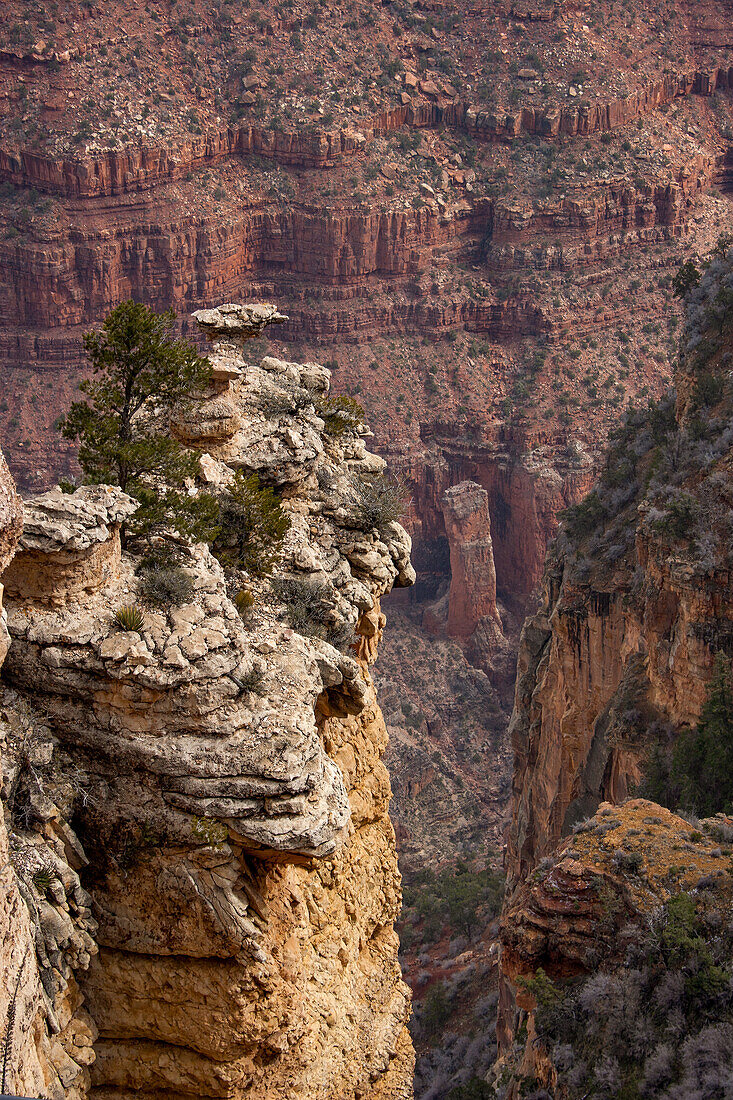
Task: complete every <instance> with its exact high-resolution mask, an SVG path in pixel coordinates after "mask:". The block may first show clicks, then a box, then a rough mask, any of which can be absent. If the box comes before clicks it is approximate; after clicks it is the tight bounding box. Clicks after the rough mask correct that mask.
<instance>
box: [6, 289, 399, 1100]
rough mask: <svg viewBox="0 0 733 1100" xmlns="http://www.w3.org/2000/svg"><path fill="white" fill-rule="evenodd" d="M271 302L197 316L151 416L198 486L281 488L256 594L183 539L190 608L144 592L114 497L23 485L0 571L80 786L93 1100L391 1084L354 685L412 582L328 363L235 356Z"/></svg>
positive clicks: (126, 506)
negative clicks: (186, 452) (134, 623)
mask: <svg viewBox="0 0 733 1100" xmlns="http://www.w3.org/2000/svg"><path fill="white" fill-rule="evenodd" d="M276 319H277V314H276V311H274V310H272V309H270V310H268V309H266V308H265V309H262V308H255V309H254V310H252V309H250V310H247V309H244V308H241V307H222V309H221V310H213V311H206V312H205V313H203V314H201V315H199V322H200V323H201V324H202V327H204V328H205V329H206V330H207V331H208V332H209V333H210V334H211V336H212V338H213V340H214V347H213V349H212V355H211V360H212V366H213V378H212V387H211V391H210V393H209V394H208V395H207V396H206V398H205V400H204V401H203V402H202V403H201V404H200V405H199V406H197V408H196V409H194V410H188V411H187V412H183V413H182V414H181V416H180V417H179V419H178V421H177V422H176V423H175V425H174V426H173V427H174V430H175V432H176V434H177V435H178V436H179V437H180V438H185V439H189V440H191V439H194V438H195V440H196V442H197V444H198V448H199V450H200V451H201V450H203V446H204V445H205V447H206V453H205V454H202V455H201V460H200V466H201V476H200V483H199V489H203V488H204V487H208V488H210V489H213V490H214V491H218V490H219V489H220V488H221V487H222V486H225V485H227V484H228V483H229V482H230V481H231V479H232V477H233V474H234V469H235V468H237V469H242V470H244V471H245V473H249V472H256V473H257V474H258V476H259V478H260V480H261V482H262V483H264V484H268V485H272V486H274V487H276V488H277V491H278V493H279V494H281V497H282V501H283V507H284V509H285V510H286V512H287V515H288V517H289V520H290V529H289V531H288V533H287V535H286V538H285V542H284V546H283V551H282V555H281V558H280V561H279V563H278V566H277V574H278V576H277V578H276V580H274V581H273V582H272V584H271V583H270V582H269V581H267V580H257V579H255V578H253V577H247V576H245V575H244V574H242V573H241V572H238V573H237V574H236V575H235V574H233V573H232V571H231V570H228V572H225V571H224V569H223V568H222V566H221V565H220V563H219V562H218V561H217V560H216V559H215V558H214V557H213V556H212V554H211V553H210V551H209V550H208V548H207V547H205V546H193V547H189V546H184V545H180V546H179V548H178V552H179V555H180V558H181V567H182V569H183V570H184V571H185V573H186V575H187V576H188V578H189V580H190V584H191V594H190V598H187V599H186V602H184V603H183V604H181V605H177V606H173V605H171V606H167V607H152V606H149V605H145V603H144V597H143V596H142V595H141V593H140V580H139V577H138V576H137V575H136V572H135V569H136V566H137V564H138V562H137V560H136V559H135V557H134V556H131V554H130V553H129V552H127V551H124V552H123V551H122V550H121V548H120V537H119V528H120V523H121V522H122V521H124V519H125V517H126V516H127V515H129V513H130V512H131V510H132V509H133V508H134V504H133V502H131V501H130V500H129V498H127V497H125V495H124V494H122V493H121V492H120V491H119V490H115V489H106V488H103V487H85V488H81V489H77V490H76V491H75V492H74V493H72V494H63V493H61V492H59V491H58V490H53V491H51V492H49V493H46V494H43V495H42V496H40V497H37V498H33V499H32V500H29V501H28V502H26V507H25V514H26V526H25V533H24V535H23V537H22V539H21V544H20V548H19V552H18V554H17V556H16V558H15V560H14V562H13V563H12V565H11V566H10V568H9V569H8V570H7V571H6V574H5V579H6V584H7V591H8V606H9V625H10V632H11V635H12V638H13V644H12V646H11V649H10V653H9V657H8V663H7V666H6V675H7V678H8V680H9V681H10V683H12V685H13V688H14V690H15V692H16V693H17V695H18V697H19V698H20V699H26V698H29V697H30V696H31V695H32V696H33V698H34V700H35V701H36V702H37V704H38V705H39V706H40V707H42V708H43V712H44V714H45V715H46V721H47V723H48V726H49V729H50V730H51V731H52V733H53V737H54V739H55V740H56V741H57V743H58V746H59V749H58V751H60V752H62V753H63V754H64V756H65V758H67V759H68V760H69V761H70V762H71V764H72V765H73V767H74V768H76V769H77V771H78V775H79V777H80V778H79V780H78V782H79V786H80V791H79V794H80V797H78V798H77V800H76V818H75V821H76V827H77V829H78V831H79V834H80V836H81V837H82V840H83V842H84V844H85V846H86V850H87V856H88V858H89V861H90V863H89V866H88V867H87V868H86V869H85V871H84V881H85V884H86V885H87V886H88V888H89V890H90V893H91V895H92V898H93V903H94V911H95V913H96V915H97V918H98V923H99V928H98V932H97V934H96V937H95V938H96V943H97V944H98V946H99V953H98V955H97V956H96V957H95V959H94V960H93V962H92V965H91V967H90V968H89V972H88V974H87V975H86V976H85V978H84V981H83V983H82V992H83V996H84V998H85V1004H86V1008H87V1010H88V1012H89V1014H90V1017H91V1019H92V1020H93V1026H94V1027H95V1028H96V1029H97V1030H98V1033H99V1037H98V1039H97V1040H96V1042H95V1043H94V1051H93V1059H94V1064H93V1066H92V1070H91V1091H90V1092H89V1093H88V1094H89V1095H91V1096H97V1097H100V1098H102V1097H103V1098H105V1100H110V1098H112V1097H116V1098H119V1100H122V1098H123V1097H132V1096H149V1097H153V1096H155V1097H158V1096H162V1095H170V1096H175V1097H180V1098H183V1097H190V1098H193V1097H201V1096H211V1097H227V1098H232V1100H235V1098H238V1097H241V1098H245V1097H247V1098H251V1097H252V1098H254V1097H262V1098H263V1100H264V1097H268V1098H270V1097H282V1098H283V1100H285V1098H286V1097H288V1098H289V1097H293V1096H303V1097H309V1098H311V1097H313V1098H315V1097H318V1098H323V1100H326V1098H329V1100H337V1098H338V1100H347V1098H354V1100H356V1098H357V1097H359V1098H369V1100H387V1098H390V1100H392V1098H397V1100H399V1098H403V1097H404V1098H405V1100H406V1098H407V1097H409V1096H410V1095H411V1087H412V1086H411V1081H412V1066H413V1061H414V1056H413V1053H412V1047H411V1043H410V1039H409V1036H408V1033H407V1030H406V1026H405V1024H406V1020H407V1017H408V1014H409V992H408V990H407V987H406V986H405V985H404V983H403V982H402V979H401V975H400V969H399V966H398V963H397V946H398V945H397V936H396V933H395V932H394V928H393V922H394V919H395V917H396V914H397V912H398V909H399V904H400V878H399V873H398V870H397V861H396V854H395V847H394V833H393V830H392V826H391V824H390V821H389V817H388V814H387V807H388V801H389V796H390V790H389V780H388V776H387V773H386V771H385V769H384V766H383V764H382V763H381V756H382V753H383V751H384V748H385V746H386V741H387V737H386V730H385V726H384V722H383V720H382V716H381V713H380V711H379V707H378V705H377V702H376V698H375V694H374V690H373V687H372V684H371V680H370V676H369V665H370V664H371V663H372V662H373V660H374V659H375V657H376V650H377V645H378V641H379V638H380V636H381V632H382V629H383V627H384V621H385V620H384V616H383V615H382V613H381V611H380V608H379V598H380V596H381V595H382V594H383V593H384V592H386V591H388V590H389V589H390V588H391V587H392V585H393V584H395V583H396V584H403V585H404V584H410V583H411V582H412V580H413V578H414V573H413V572H412V569H411V566H410V563H409V548H410V544H409V539H408V537H407V535H406V534H405V532H404V530H403V529H402V528H401V527H400V526H399V524H397V523H394V522H392V521H391V520H389V519H385V518H383V517H380V516H379V515H378V514H375V513H374V512H373V510H372V511H369V509H368V504H367V502H366V500H365V491H366V490H365V486H366V485H368V484H374V481H375V479H379V477H380V475H381V471H382V468H383V463H382V460H381V459H378V458H376V457H375V456H372V455H369V454H368V452H367V451H366V449H365V441H364V436H365V435H366V434H367V432H366V429H365V428H364V427H363V425H360V424H359V423H357V422H354V423H351V422H349V423H344V422H343V421H341V420H339V418H338V417H336V419H335V420H334V416H333V410H332V407H331V406H329V403H328V399H327V391H328V384H329V382H328V372H327V371H325V370H324V369H323V368H322V367H320V366H318V365H316V364H312V363H311V364H305V365H298V364H294V363H288V362H284V361H281V360H276V359H272V358H269V359H265V360H263V362H262V363H261V364H260V365H259V366H254V365H251V364H247V363H246V362H245V360H244V357H243V352H242V346H243V342H244V340H245V339H247V338H248V336H250V335H253V334H256V332H257V331H258V327H259V329H260V330H261V328H262V327H263V325H264V324H265V323H269V322H270V321H271V320H276ZM317 409H318V410H319V411H320V412H321V413H322V414H323V415H318V412H317V411H316V410H317ZM192 490H193V491H197V490H196V487H195V486H192ZM243 591H247V592H248V593H249V596H248V597H247V599H245V600H242V599H241V598H240V599H239V600H238V601H237V603H236V604H235V602H234V597H235V596H236V595H237V592H240V593H241V592H243ZM136 602H140V603H142V605H143V607H144V623H143V625H142V626H141V627H140V628H139V629H138V630H137V631H135V632H132V631H125V630H123V629H121V628H120V627H119V626H118V625H116V624H115V612H116V610H117V609H118V608H119V607H120V606H121V605H124V604H131V603H136ZM296 605H297V606H296ZM238 607H239V608H241V609H242V614H240V611H239V610H238ZM303 607H305V608H306V609H307V613H306V614H305V615H304V614H303V613H302V610H303ZM242 615H244V618H243V617H242ZM90 1060H91V1058H90ZM69 1095H71V1094H69Z"/></svg>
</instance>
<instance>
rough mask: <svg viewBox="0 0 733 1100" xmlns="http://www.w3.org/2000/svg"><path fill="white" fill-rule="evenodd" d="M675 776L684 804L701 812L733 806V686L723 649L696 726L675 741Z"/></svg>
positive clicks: (717, 658) (727, 808) (731, 807)
mask: <svg viewBox="0 0 733 1100" xmlns="http://www.w3.org/2000/svg"><path fill="white" fill-rule="evenodd" d="M672 778H673V781H674V782H675V783H676V784H677V785H678V787H679V789H680V791H681V801H682V803H683V805H684V806H685V808H689V809H694V810H695V812H696V813H698V814H701V815H709V814H714V813H717V812H718V811H720V810H723V811H726V812H729V811H730V810H732V809H733V689H732V687H731V677H730V664H729V662H728V661H727V660H726V658H725V657H724V656H723V654H722V653H719V654H718V655H717V657H716V658H715V666H714V668H713V675H712V678H711V680H710V683H709V685H708V691H707V698H706V700H705V704H704V706H703V708H702V714H701V715H700V721H699V722H698V724H697V728H696V729H695V730H692V731H690V732H689V733H688V734H686V735H683V736H682V737H681V738H680V740H679V741H678V742H677V744H676V745H675V749H674V755H673V762H672Z"/></svg>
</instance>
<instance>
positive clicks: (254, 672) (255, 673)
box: [235, 665, 265, 695]
mask: <svg viewBox="0 0 733 1100" xmlns="http://www.w3.org/2000/svg"><path fill="white" fill-rule="evenodd" d="M235 682H236V684H237V686H238V687H239V690H240V691H251V692H252V693H253V694H254V695H263V694H264V692H265V674H264V672H263V671H262V669H261V668H259V667H258V666H257V665H252V666H251V667H250V668H248V669H247V671H246V672H244V673H242V675H241V676H238V677H237V679H236V681H235Z"/></svg>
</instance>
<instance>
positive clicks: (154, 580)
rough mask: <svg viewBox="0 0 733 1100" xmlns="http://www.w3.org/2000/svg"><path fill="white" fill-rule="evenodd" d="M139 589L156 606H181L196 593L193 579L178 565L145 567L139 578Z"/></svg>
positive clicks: (147, 600) (148, 601)
mask: <svg viewBox="0 0 733 1100" xmlns="http://www.w3.org/2000/svg"><path fill="white" fill-rule="evenodd" d="M138 591H139V592H140V595H141V596H142V597H143V598H144V599H145V600H146V602H147V603H149V604H152V605H153V606H154V607H180V606H181V604H184V603H188V602H189V601H190V600H191V598H192V596H193V593H194V585H193V581H192V580H191V578H190V577H189V575H188V573H186V572H185V570H183V569H181V568H180V567H178V566H175V567H173V568H172V569H144V570H143V571H142V572H141V573H140V579H139V580H138Z"/></svg>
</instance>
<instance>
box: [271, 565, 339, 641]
mask: <svg viewBox="0 0 733 1100" xmlns="http://www.w3.org/2000/svg"><path fill="white" fill-rule="evenodd" d="M272 591H273V592H274V594H275V596H276V597H277V598H278V599H279V600H281V601H282V603H284V604H285V610H286V614H287V617H288V621H289V623H290V625H291V626H292V628H293V630H297V631H298V633H299V634H312V633H314V632H315V633H318V632H319V631H321V628H323V627H324V626H325V624H326V623H328V622H329V621H330V619H331V589H330V587H329V585H327V584H325V583H324V582H323V581H310V580H306V579H305V578H304V577H274V578H273V581H272Z"/></svg>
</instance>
